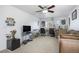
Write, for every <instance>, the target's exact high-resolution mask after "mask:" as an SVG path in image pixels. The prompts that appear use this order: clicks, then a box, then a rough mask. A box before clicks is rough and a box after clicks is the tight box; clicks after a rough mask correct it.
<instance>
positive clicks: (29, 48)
mask: <svg viewBox="0 0 79 59" xmlns="http://www.w3.org/2000/svg"><path fill="white" fill-rule="evenodd" d="M58 46H59V45H58V40H57V39H56V38H53V37H49V36H40V37H37V38H35V39H33V41H30V42H28V43H27V44H26V45H21V47H20V48H18V49H16V50H14V51H10V50H8V49H6V50H3V51H1V53H58V52H59V47H58Z"/></svg>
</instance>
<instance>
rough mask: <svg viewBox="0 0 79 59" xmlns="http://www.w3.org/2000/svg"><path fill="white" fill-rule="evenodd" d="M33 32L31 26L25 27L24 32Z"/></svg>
mask: <svg viewBox="0 0 79 59" xmlns="http://www.w3.org/2000/svg"><path fill="white" fill-rule="evenodd" d="M29 31H31V26H25V25H24V26H23V32H29Z"/></svg>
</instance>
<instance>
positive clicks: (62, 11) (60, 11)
mask: <svg viewBox="0 0 79 59" xmlns="http://www.w3.org/2000/svg"><path fill="white" fill-rule="evenodd" d="M14 7H16V8H19V9H21V10H23V11H25V12H28V13H30V14H32V15H35V16H38V17H40V18H45V17H66V16H68V15H69V13H70V12H71V11H72V10H73V9H74V8H75V7H76V5H55V7H54V8H52V9H51V10H54V11H55V12H54V13H47V14H43V13H42V12H41V13H37V12H35V11H38V10H41V9H40V8H39V7H38V5H14Z"/></svg>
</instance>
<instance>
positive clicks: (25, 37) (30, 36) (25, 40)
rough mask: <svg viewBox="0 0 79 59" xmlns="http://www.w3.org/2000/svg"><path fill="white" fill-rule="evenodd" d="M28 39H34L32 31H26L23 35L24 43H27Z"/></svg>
mask: <svg viewBox="0 0 79 59" xmlns="http://www.w3.org/2000/svg"><path fill="white" fill-rule="evenodd" d="M28 41H32V33H31V32H25V34H24V35H23V44H26V43H27V42H28Z"/></svg>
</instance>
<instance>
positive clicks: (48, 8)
mask: <svg viewBox="0 0 79 59" xmlns="http://www.w3.org/2000/svg"><path fill="white" fill-rule="evenodd" d="M38 7H39V8H41V10H39V11H36V12H43V13H47V12H50V13H54V11H52V10H50V9H52V8H54V7H55V5H51V6H49V7H47V6H41V5H38Z"/></svg>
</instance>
